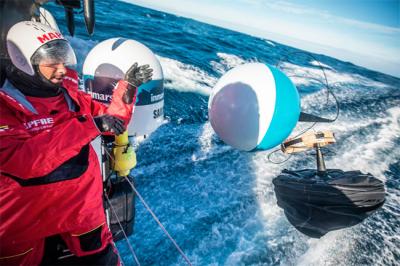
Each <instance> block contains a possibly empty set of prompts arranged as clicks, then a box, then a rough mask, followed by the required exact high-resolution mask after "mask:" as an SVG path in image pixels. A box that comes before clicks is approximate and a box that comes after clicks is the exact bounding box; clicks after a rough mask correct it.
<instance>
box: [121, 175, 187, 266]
mask: <svg viewBox="0 0 400 266" xmlns="http://www.w3.org/2000/svg"><path fill="white" fill-rule="evenodd" d="M125 179H126V180H127V181H128V183H129V185H131V187H132V189H133V191H135V193H136V195H137V196H138V197H139V199H140V201H141V202H142V203H143V205H144V206H145V208H146V209H147V211H148V212H149V213H150V214H151V216H152V217H153V219H154V220H155V221H156V222H157V224H158V226H160V228H161V229H162V230H163V231H164V233H165V235H166V236H167V237H168V238H169V240H171V242H172V243H173V244H174V246H175V248H176V249H177V250H178V252H179V253H180V254H181V255H182V257H183V258H184V259H185V261H186V263H187V264H188V265H190V266H192V263H191V262H190V260H189V258H188V257H187V256H186V255H185V253H184V252H183V251H182V249H181V248H180V247H179V246H178V244H177V243H176V241H175V240H174V239H173V238H172V236H171V235H170V234H169V233H168V231H167V229H165V227H164V226H163V225H162V223H161V222H160V220H159V219H158V218H157V216H156V215H155V214H154V213H153V211H152V210H151V209H150V207H149V205H147V203H146V201H145V200H144V199H143V197H142V196H141V195H140V193H139V192H138V191H137V190H136V188H135V186H134V185H133V183H132V182H131V180H130V179H129V178H128V177H125Z"/></svg>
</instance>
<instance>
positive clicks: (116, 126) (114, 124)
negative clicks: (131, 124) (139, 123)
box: [93, 115, 125, 135]
mask: <svg viewBox="0 0 400 266" xmlns="http://www.w3.org/2000/svg"><path fill="white" fill-rule="evenodd" d="M93 120H94V123H95V124H96V126H97V128H98V129H99V130H100V131H101V132H112V133H114V134H116V135H120V134H122V133H123V132H124V131H125V126H124V121H122V120H121V119H119V118H118V117H115V116H112V115H102V116H96V117H94V118H93Z"/></svg>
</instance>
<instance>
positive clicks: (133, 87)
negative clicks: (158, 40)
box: [85, 63, 153, 127]
mask: <svg viewBox="0 0 400 266" xmlns="http://www.w3.org/2000/svg"><path fill="white" fill-rule="evenodd" d="M152 72H153V69H151V68H150V66H149V65H143V66H138V64H137V63H135V64H133V65H132V66H131V67H130V68H129V70H128V71H127V72H126V74H125V77H124V79H123V80H120V81H119V82H118V83H117V85H116V86H115V89H114V91H113V95H112V100H111V103H110V105H109V106H108V107H106V106H105V105H104V104H102V103H99V102H97V101H95V100H92V99H91V97H90V96H89V95H86V96H85V97H86V98H88V99H87V100H88V101H90V103H91V111H92V115H93V116H94V117H95V116H101V115H105V114H107V115H111V116H115V117H117V118H120V119H122V120H123V121H124V125H125V127H126V126H127V125H128V123H129V121H130V119H131V116H132V111H133V108H134V105H135V103H136V97H137V95H136V94H137V88H138V87H139V86H140V85H142V84H143V83H146V82H148V81H149V80H151V78H152V75H153V73H152Z"/></svg>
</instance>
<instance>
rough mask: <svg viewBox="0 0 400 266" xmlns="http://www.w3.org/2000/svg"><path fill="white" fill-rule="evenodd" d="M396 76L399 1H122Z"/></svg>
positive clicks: (399, 49) (399, 44) (398, 66)
mask: <svg viewBox="0 0 400 266" xmlns="http://www.w3.org/2000/svg"><path fill="white" fill-rule="evenodd" d="M124 1H125V2H130V3H134V4H137V5H140V6H144V7H148V8H152V9H156V10H160V11H163V12H167V13H171V14H175V15H179V16H183V17H188V18H192V19H196V20H199V21H202V22H206V23H209V24H213V25H217V26H220V27H223V28H228V29H232V30H236V31H239V32H243V33H247V34H250V35H253V36H257V37H261V38H266V39H269V40H272V41H276V42H279V43H282V44H286V45H290V46H293V47H296V48H300V49H303V50H307V51H310V52H314V53H322V54H326V55H329V56H332V57H335V58H338V59H341V60H345V61H349V62H352V63H354V64H356V65H360V66H364V67H366V68H369V69H373V70H378V71H380V72H383V73H386V74H390V75H393V76H396V77H400V0H168V1H159V0H124Z"/></svg>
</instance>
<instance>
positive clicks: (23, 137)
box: [0, 70, 135, 245]
mask: <svg viewBox="0 0 400 266" xmlns="http://www.w3.org/2000/svg"><path fill="white" fill-rule="evenodd" d="M127 86H128V84H127V83H126V82H125V81H120V82H119V83H118V84H117V86H116V89H115V90H114V93H113V97H112V102H111V104H110V105H109V106H108V107H107V106H105V105H103V104H101V103H99V102H96V101H93V100H92V99H91V97H90V95H88V94H86V93H84V92H82V91H79V90H78V76H77V74H76V72H74V71H71V70H68V73H67V75H66V77H65V79H64V83H63V87H64V88H65V90H64V91H63V93H62V94H61V95H60V96H56V97H51V98H36V99H34V98H33V97H25V96H24V95H23V94H22V93H21V92H20V91H18V90H17V89H15V88H14V87H13V86H12V85H11V84H10V83H9V82H7V81H6V83H5V85H4V86H3V88H1V89H0V242H1V244H2V245H7V244H9V243H13V244H17V243H19V242H20V241H35V240H37V239H43V238H44V237H47V236H50V235H54V234H59V233H64V232H70V233H71V234H76V235H79V234H82V233H85V232H88V231H89V230H92V229H93V228H97V227H98V226H100V225H101V224H104V223H105V215H104V210H103V201H102V190H103V189H102V177H101V173H100V167H99V163H98V159H97V156H96V154H95V151H94V149H93V148H92V146H91V145H90V142H91V141H92V140H93V139H94V138H96V137H97V136H98V135H100V134H101V133H100V131H99V130H98V129H97V127H96V125H95V123H94V121H93V117H94V116H99V115H102V114H109V115H114V116H117V117H119V118H121V119H123V120H124V121H125V125H127V124H128V122H129V120H130V118H131V114H132V111H133V105H134V103H135V99H134V100H133V103H132V104H130V105H127V104H124V103H123V102H122V95H123V94H124V93H125V91H126V89H127ZM60 97H61V98H60Z"/></svg>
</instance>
